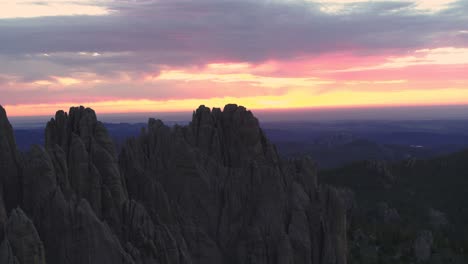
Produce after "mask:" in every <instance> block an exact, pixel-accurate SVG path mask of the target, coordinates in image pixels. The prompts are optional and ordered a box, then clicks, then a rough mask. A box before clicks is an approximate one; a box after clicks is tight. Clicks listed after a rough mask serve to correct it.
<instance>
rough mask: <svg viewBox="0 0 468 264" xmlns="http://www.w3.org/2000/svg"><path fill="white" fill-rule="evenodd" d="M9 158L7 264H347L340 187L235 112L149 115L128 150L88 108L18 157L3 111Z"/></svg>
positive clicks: (1, 126) (0, 209) (232, 108)
mask: <svg viewBox="0 0 468 264" xmlns="http://www.w3.org/2000/svg"><path fill="white" fill-rule="evenodd" d="M0 157H1V158H2V159H1V161H2V170H1V172H0V175H1V177H0V179H1V184H2V189H1V190H2V191H3V192H2V193H1V195H0V197H1V198H2V199H3V201H0V225H2V227H3V228H2V230H3V229H4V230H6V232H5V234H3V233H2V234H1V237H0V241H3V242H2V243H1V245H0V261H2V263H22V264H24V263H49V264H50V263H57V264H58V263H60V264H62V263H135V264H136V263H142V264H143V263H327V264H332V263H336V264H341V263H346V255H347V249H346V217H345V210H344V206H343V204H342V202H341V200H340V199H339V195H338V193H337V191H336V190H334V189H333V188H330V187H326V186H320V185H318V184H317V181H316V171H315V167H314V165H313V163H312V161H310V160H308V159H301V160H290V161H283V160H281V159H280V158H279V156H278V154H277V152H276V149H275V147H274V146H273V145H272V144H271V143H270V142H269V141H268V139H267V138H266V137H265V135H264V133H263V131H262V130H261V129H260V127H259V123H258V120H257V119H256V118H255V117H254V116H253V115H252V113H251V112H250V111H247V110H246V109H245V108H243V107H239V106H237V105H227V106H226V107H225V108H224V110H221V109H213V110H210V109H208V108H206V107H204V106H201V107H200V108H199V109H197V110H196V111H195V112H194V114H193V120H192V122H191V123H190V124H189V125H188V126H184V127H181V126H175V127H172V128H170V127H167V126H165V125H164V124H163V123H162V122H161V121H159V120H154V119H151V120H150V121H149V123H148V127H147V129H145V130H143V131H142V132H141V135H140V136H139V137H136V138H132V139H129V140H128V141H127V143H126V144H125V145H124V146H123V148H122V151H121V153H120V155H117V153H116V151H115V150H114V146H113V143H112V141H111V140H110V137H109V136H108V134H107V132H106V130H105V129H104V127H103V126H102V124H101V123H100V122H98V121H97V118H96V115H95V113H94V111H93V110H91V109H85V108H83V107H80V108H71V109H70V111H69V113H68V114H67V113H65V112H63V111H59V112H57V114H56V116H55V118H54V119H52V120H51V121H50V122H49V123H48V124H47V128H46V145H45V147H40V146H36V147H33V148H32V149H31V150H30V151H29V152H28V153H25V154H24V155H20V154H18V152H17V151H16V146H15V142H14V138H13V134H12V129H11V126H10V125H9V123H8V120H7V118H6V114H5V112H4V110H3V109H1V110H0ZM16 208H18V209H16ZM20 208H21V209H20ZM18 241H27V243H28V246H25V245H23V244H21V243H18Z"/></svg>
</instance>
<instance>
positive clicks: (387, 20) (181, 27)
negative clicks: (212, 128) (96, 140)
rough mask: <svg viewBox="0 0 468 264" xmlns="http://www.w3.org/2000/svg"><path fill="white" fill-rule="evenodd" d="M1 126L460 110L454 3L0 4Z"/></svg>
mask: <svg viewBox="0 0 468 264" xmlns="http://www.w3.org/2000/svg"><path fill="white" fill-rule="evenodd" d="M0 62H1V63H0V104H2V105H3V106H4V107H5V108H6V109H7V111H8V113H9V115H10V116H28V115H49V114H51V113H54V112H55V110H57V109H64V108H65V109H67V108H68V107H69V106H71V105H78V104H84V105H86V106H90V107H93V108H95V110H97V111H99V112H101V113H115V112H152V111H158V112H160V111H182V110H189V109H194V108H196V107H197V106H198V105H200V104H205V105H208V106H212V107H215V106H222V105H224V104H226V103H231V102H234V103H238V104H242V105H245V106H247V107H249V108H251V109H270V108H272V109H283V108H316V107H351V106H352V107H355V106H358V107H365V106H395V107H397V106H403V105H405V106H407V105H456V104H468V0H460V1H456V0H455V1H451V0H426V1H405V0H400V1H379V0H374V1H355V0H337V1H320V0H317V1H314V0H234V1H228V0H99V1H96V0H95V1H91V0H80V1H76V0H49V1H47V0H46V1H40V0H39V1H37V0H36V1H34V0H2V1H0Z"/></svg>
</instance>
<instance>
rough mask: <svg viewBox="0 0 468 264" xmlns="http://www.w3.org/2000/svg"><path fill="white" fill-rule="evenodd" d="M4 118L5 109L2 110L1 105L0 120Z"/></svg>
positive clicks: (0, 106)
mask: <svg viewBox="0 0 468 264" xmlns="http://www.w3.org/2000/svg"><path fill="white" fill-rule="evenodd" d="M5 117H6V111H5V108H3V106H2V105H0V118H5Z"/></svg>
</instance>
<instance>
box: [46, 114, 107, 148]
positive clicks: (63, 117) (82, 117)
mask: <svg viewBox="0 0 468 264" xmlns="http://www.w3.org/2000/svg"><path fill="white" fill-rule="evenodd" d="M98 125H99V122H98V120H97V117H96V113H95V112H94V110H93V109H91V108H85V107H84V106H79V107H71V108H70V110H69V112H68V114H67V113H66V112H64V111H63V110H60V111H57V112H56V114H55V118H52V119H51V120H50V121H49V122H48V123H47V127H46V146H53V145H54V144H57V145H59V146H61V147H62V148H63V149H64V150H66V149H67V147H66V145H68V144H69V140H70V139H71V138H72V134H76V135H78V136H80V137H81V138H83V139H84V140H85V141H86V142H88V141H89V138H90V137H91V136H92V135H94V134H95V133H96V127H97V126H98ZM99 129H100V128H99Z"/></svg>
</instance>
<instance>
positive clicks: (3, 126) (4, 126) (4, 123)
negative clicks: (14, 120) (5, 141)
mask: <svg viewBox="0 0 468 264" xmlns="http://www.w3.org/2000/svg"><path fill="white" fill-rule="evenodd" d="M11 129H12V127H11V125H10V122H9V121H8V117H7V113H6V111H5V109H4V108H3V107H2V106H1V105H0V130H11ZM0 133H2V132H1V131H0ZM4 133H5V132H4ZM0 135H1V134H0Z"/></svg>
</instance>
